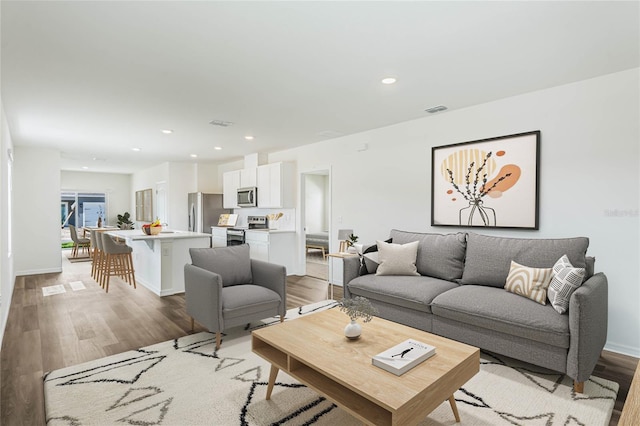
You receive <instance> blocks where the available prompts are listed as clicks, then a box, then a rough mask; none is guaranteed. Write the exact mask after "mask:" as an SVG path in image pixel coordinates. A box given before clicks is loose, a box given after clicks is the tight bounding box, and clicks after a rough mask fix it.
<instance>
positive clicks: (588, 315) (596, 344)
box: [567, 272, 609, 382]
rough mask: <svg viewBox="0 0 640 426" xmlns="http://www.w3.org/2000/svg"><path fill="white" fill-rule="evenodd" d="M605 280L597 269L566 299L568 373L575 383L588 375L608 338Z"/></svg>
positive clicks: (582, 380) (587, 377) (584, 379)
mask: <svg viewBox="0 0 640 426" xmlns="http://www.w3.org/2000/svg"><path fill="white" fill-rule="evenodd" d="M608 306H609V301H608V282H607V277H606V276H605V275H604V274H603V273H602V272H599V273H597V274H595V275H593V276H592V277H591V278H589V279H588V280H587V281H585V282H584V283H583V284H582V285H581V286H580V287H578V289H577V290H576V291H575V292H574V293H573V294H572V295H571V299H570V301H569V331H570V333H571V339H570V342H569V354H568V357H567V375H568V376H569V377H571V378H573V379H574V380H575V381H576V382H585V381H586V380H588V379H589V377H590V376H591V373H592V372H593V369H594V368H595V366H596V364H597V362H598V359H599V358H600V354H601V353H602V349H603V348H604V345H605V343H606V341H607V318H608Z"/></svg>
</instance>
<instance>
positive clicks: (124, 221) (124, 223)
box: [118, 212, 133, 229]
mask: <svg viewBox="0 0 640 426" xmlns="http://www.w3.org/2000/svg"><path fill="white" fill-rule="evenodd" d="M130 217H131V215H130V214H129V212H124V214H119V215H118V228H120V229H133V222H131V220H129V218H130Z"/></svg>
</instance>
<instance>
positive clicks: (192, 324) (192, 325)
mask: <svg viewBox="0 0 640 426" xmlns="http://www.w3.org/2000/svg"><path fill="white" fill-rule="evenodd" d="M194 329H195V321H194V319H193V317H191V332H192V333H193V331H194Z"/></svg>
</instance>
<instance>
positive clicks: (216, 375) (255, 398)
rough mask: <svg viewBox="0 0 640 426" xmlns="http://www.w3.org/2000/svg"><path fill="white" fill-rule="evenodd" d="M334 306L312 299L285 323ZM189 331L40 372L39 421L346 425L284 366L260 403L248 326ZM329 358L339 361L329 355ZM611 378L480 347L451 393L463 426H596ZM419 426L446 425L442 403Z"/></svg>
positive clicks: (604, 411)
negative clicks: (574, 377) (579, 389)
mask: <svg viewBox="0 0 640 426" xmlns="http://www.w3.org/2000/svg"><path fill="white" fill-rule="evenodd" d="M335 306H336V302H334V301H325V302H319V303H316V304H313V305H308V306H305V307H302V308H298V309H295V310H290V311H289V312H287V320H291V319H294V318H296V317H299V316H301V315H307V314H309V313H312V312H317V311H320V310H324V309H331V308H334V307H335ZM277 322H278V319H277V318H273V319H269V320H264V321H263V322H261V323H259V324H251V325H249V326H247V327H246V328H240V329H235V330H231V332H229V333H228V334H226V335H225V336H224V338H223V342H222V346H221V348H220V349H219V350H218V351H216V350H215V337H214V335H213V334H210V333H198V334H194V335H189V336H185V337H181V338H179V339H175V340H172V341H169V342H164V343H159V344H156V345H153V346H148V347H145V348H142V349H138V350H135V351H129V352H125V353H122V354H118V355H113V356H109V357H106V358H102V359H98V360H95V361H92V362H88V363H84V364H81V365H77V366H73V367H67V368H63V369H60V370H56V371H52V372H50V373H47V374H46V375H45V376H44V392H45V409H46V419H47V424H48V425H116V424H124V425H127V424H130V425H180V426H182V425H243V426H244V425H311V424H317V425H356V424H361V423H360V422H358V421H357V420H356V419H354V418H352V417H351V416H350V415H349V414H348V413H346V412H345V411H343V410H342V409H340V408H339V407H336V406H335V405H334V404H333V403H331V402H330V401H328V400H326V399H325V398H323V397H322V396H319V395H318V394H317V393H315V392H314V391H313V390H311V389H308V388H307V387H305V386H304V385H302V384H300V383H299V382H297V381H296V380H295V379H293V378H291V377H290V376H288V375H287V374H285V373H284V372H280V373H279V375H278V377H277V382H276V386H275V388H274V391H273V394H272V397H271V400H269V401H267V400H265V394H266V387H267V381H268V377H269V369H270V365H269V364H268V363H267V362H266V361H264V360H263V359H262V358H260V357H258V356H257V355H254V354H253V353H252V352H251V340H250V331H251V330H253V329H256V328H260V327H265V326H268V325H271V324H274V323H277ZM336 362H340V361H339V360H336ZM617 391H618V384H616V383H614V382H611V381H608V380H604V379H600V378H597V377H591V379H590V380H589V381H588V382H586V383H585V392H584V393H583V394H576V393H574V392H573V388H572V381H571V379H570V378H568V377H566V376H564V375H562V374H559V373H556V372H551V371H548V370H544V369H541V368H539V367H535V366H532V365H530V364H526V363H522V362H519V361H515V360H513V359H510V358H505V357H502V356H498V355H492V354H488V353H484V352H483V353H482V356H481V365H480V372H479V373H478V374H476V376H474V377H473V378H472V379H471V380H470V381H469V382H467V383H466V384H465V385H464V386H463V387H462V388H461V389H460V390H459V391H457V392H456V393H455V395H454V396H455V399H456V401H457V402H458V404H457V405H458V409H459V411H460V417H461V419H462V423H461V424H465V425H590V426H591V425H606V424H608V422H609V418H610V416H611V412H612V409H613V405H614V402H615V400H616V394H617ZM420 424H421V425H453V424H455V420H454V418H453V414H452V412H451V408H450V407H449V404H448V403H447V402H445V403H443V404H442V405H440V406H439V407H438V408H436V410H435V411H433V412H432V413H431V414H430V415H429V416H428V417H427V418H426V419H424V420H423V421H422V422H421V423H420Z"/></svg>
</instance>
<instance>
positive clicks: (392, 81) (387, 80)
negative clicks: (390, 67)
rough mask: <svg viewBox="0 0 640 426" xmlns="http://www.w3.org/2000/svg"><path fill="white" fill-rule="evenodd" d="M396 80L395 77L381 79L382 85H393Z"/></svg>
mask: <svg viewBox="0 0 640 426" xmlns="http://www.w3.org/2000/svg"><path fill="white" fill-rule="evenodd" d="M396 81H397V80H396V78H395V77H385V78H383V79H382V84H393V83H395V82H396Z"/></svg>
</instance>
